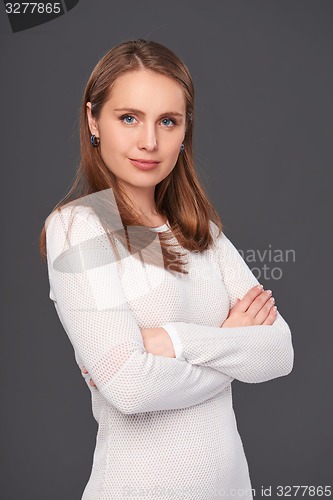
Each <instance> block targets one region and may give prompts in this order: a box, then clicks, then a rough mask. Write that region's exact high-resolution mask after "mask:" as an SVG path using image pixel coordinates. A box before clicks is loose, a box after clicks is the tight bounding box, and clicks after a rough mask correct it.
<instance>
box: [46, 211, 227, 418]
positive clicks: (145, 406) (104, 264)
mask: <svg viewBox="0 0 333 500" xmlns="http://www.w3.org/2000/svg"><path fill="white" fill-rule="evenodd" d="M51 216H52V218H51ZM51 216H49V218H48V219H47V221H46V242H47V262H48V275H49V281H50V290H51V293H50V298H51V299H52V300H53V301H54V305H55V308H56V311H57V314H58V316H59V319H60V322H61V324H62V326H63V328H64V330H65V332H66V333H67V335H68V338H69V340H70V342H71V344H72V346H73V348H74V352H75V359H76V362H77V363H78V364H79V363H81V364H83V365H84V366H85V367H86V368H87V370H88V372H89V374H90V377H91V378H92V379H93V380H94V382H95V384H96V388H92V390H97V389H98V390H99V391H100V393H101V394H102V395H103V397H104V398H105V399H106V400H107V402H108V403H110V404H111V405H113V406H114V407H116V408H117V409H118V410H119V411H121V412H122V413H125V414H131V413H140V412H148V411H154V410H168V409H179V408H187V407H190V406H193V405H196V404H200V403H202V402H204V401H206V400H208V399H210V398H212V397H214V396H215V395H217V394H218V393H220V392H221V391H223V390H224V389H225V388H226V387H227V386H228V385H230V383H231V382H232V378H231V377H229V376H228V375H226V374H223V373H221V372H219V371H217V370H214V369H213V368H210V367H208V366H207V367H201V366H200V367H199V366H195V365H192V364H191V363H185V362H184V361H180V360H179V359H176V358H168V357H164V356H155V355H153V354H151V353H147V352H146V351H145V349H144V344H143V339H142V336H141V331H140V328H139V326H138V324H137V322H136V320H135V318H134V316H133V314H132V312H131V310H130V308H129V306H128V303H127V301H126V298H125V295H124V291H123V289H122V284H121V280H120V275H119V272H118V270H117V266H116V262H115V261H113V262H111V263H110V262H109V261H108V260H107V259H106V258H105V240H102V239H101V237H100V234H101V233H100V232H99V231H97V230H96V228H97V226H96V223H95V221H94V223H93V224H91V221H90V222H89V221H88V217H87V216H86V214H85V213H82V211H80V212H78V213H77V214H76V215H75V216H74V218H73V220H72V224H71V244H70V245H69V244H68V238H67V236H66V235H67V231H68V219H69V215H68V211H66V208H65V209H62V211H61V213H59V212H55V213H54V214H51ZM102 231H103V229H102ZM110 248H111V245H110V246H109V249H108V251H111V250H110ZM87 249H88V251H87Z"/></svg>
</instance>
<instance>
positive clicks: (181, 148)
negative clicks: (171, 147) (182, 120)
mask: <svg viewBox="0 0 333 500" xmlns="http://www.w3.org/2000/svg"><path fill="white" fill-rule="evenodd" d="M184 149H185V146H184V144H182V145H181V146H180V151H181V152H183V151H184Z"/></svg>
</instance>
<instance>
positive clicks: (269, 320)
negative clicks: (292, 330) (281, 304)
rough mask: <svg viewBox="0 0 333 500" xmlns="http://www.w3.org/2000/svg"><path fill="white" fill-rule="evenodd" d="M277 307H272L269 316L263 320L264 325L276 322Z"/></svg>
mask: <svg viewBox="0 0 333 500" xmlns="http://www.w3.org/2000/svg"><path fill="white" fill-rule="evenodd" d="M275 307H276V306H273V307H272V309H271V310H270V313H269V315H268V316H267V318H266V319H265V321H264V322H263V325H272V324H273V323H274V321H275V320H276V318H277V309H275Z"/></svg>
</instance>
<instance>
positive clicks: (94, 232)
mask: <svg viewBox="0 0 333 500" xmlns="http://www.w3.org/2000/svg"><path fill="white" fill-rule="evenodd" d="M45 231H46V248H47V254H48V256H50V255H51V254H52V258H55V257H56V256H58V255H60V254H61V253H62V252H64V250H66V249H68V248H69V247H70V246H73V245H78V244H80V243H82V242H84V241H87V240H90V239H92V238H95V237H96V236H98V235H100V234H102V233H103V232H104V231H103V228H102V226H101V224H100V223H99V219H98V217H97V216H96V214H95V213H94V212H93V210H92V208H91V207H86V206H82V205H76V204H68V205H65V206H63V207H61V208H60V209H59V210H58V209H56V210H54V211H53V212H51V214H49V216H48V217H47V218H46V220H45Z"/></svg>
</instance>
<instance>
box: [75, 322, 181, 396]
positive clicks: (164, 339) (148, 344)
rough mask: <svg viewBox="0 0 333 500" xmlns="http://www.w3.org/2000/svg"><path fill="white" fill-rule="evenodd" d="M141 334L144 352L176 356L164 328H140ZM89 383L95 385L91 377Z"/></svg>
mask: <svg viewBox="0 0 333 500" xmlns="http://www.w3.org/2000/svg"><path fill="white" fill-rule="evenodd" d="M141 336H142V340H143V344H144V348H145V350H146V352H149V353H151V354H154V355H155V356H166V357H167V358H175V357H176V353H175V351H174V348H173V343H172V340H171V338H170V336H169V334H168V332H167V331H166V330H164V328H162V327H159V328H141ZM87 373H88V370H87V369H86V367H85V366H83V367H82V374H84V375H86V374H87ZM89 384H90V385H91V386H92V387H96V384H95V382H94V381H93V379H92V378H91V379H90V381H89Z"/></svg>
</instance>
